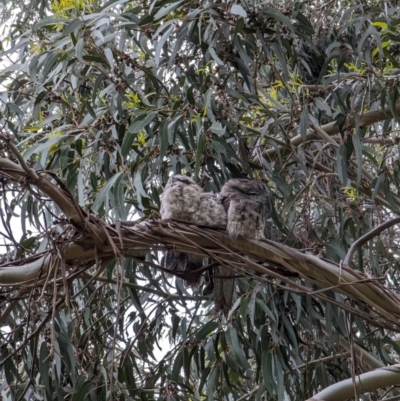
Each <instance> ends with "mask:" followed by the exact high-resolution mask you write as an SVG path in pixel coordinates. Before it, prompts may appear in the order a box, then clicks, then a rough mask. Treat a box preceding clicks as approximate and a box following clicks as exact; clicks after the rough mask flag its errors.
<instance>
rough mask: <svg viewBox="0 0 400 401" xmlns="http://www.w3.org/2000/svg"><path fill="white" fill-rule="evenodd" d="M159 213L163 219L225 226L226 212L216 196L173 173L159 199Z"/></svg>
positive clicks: (189, 179) (210, 225) (209, 225)
mask: <svg viewBox="0 0 400 401" xmlns="http://www.w3.org/2000/svg"><path fill="white" fill-rule="evenodd" d="M160 213H161V218H162V219H164V220H165V219H179V220H185V221H188V222H190V223H194V224H197V225H201V226H207V227H215V228H225V227H226V212H225V209H224V207H223V205H222V204H221V201H220V200H219V199H218V197H217V196H216V195H215V194H213V193H210V192H204V191H203V189H202V188H201V187H200V186H199V185H197V184H196V183H195V182H194V181H193V180H192V179H191V178H189V177H186V176H184V175H173V176H172V177H171V178H170V179H169V180H168V183H167V185H166V187H165V190H164V193H163V195H162V199H161V208H160Z"/></svg>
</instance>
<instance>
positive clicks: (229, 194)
mask: <svg viewBox="0 0 400 401" xmlns="http://www.w3.org/2000/svg"><path fill="white" fill-rule="evenodd" d="M220 196H221V201H222V203H223V205H224V207H225V210H226V213H227V226H226V231H227V232H228V234H229V236H230V237H232V238H238V237H243V238H247V239H262V238H264V227H265V218H266V208H267V201H268V197H269V193H268V189H267V187H266V185H265V184H263V183H261V182H257V181H252V180H248V179H245V178H240V179H239V178H238V179H232V180H230V181H228V182H227V183H226V184H225V185H224V186H223V187H222V189H221V194H220ZM216 275H217V276H224V277H229V276H232V275H234V272H232V270H230V269H228V268H227V267H224V266H219V267H218V269H216ZM234 288H235V279H227V278H223V279H218V278H216V279H215V282H214V299H215V309H216V311H220V310H222V311H223V312H224V313H225V314H227V313H228V312H229V309H230V308H231V306H232V303H233V294H234Z"/></svg>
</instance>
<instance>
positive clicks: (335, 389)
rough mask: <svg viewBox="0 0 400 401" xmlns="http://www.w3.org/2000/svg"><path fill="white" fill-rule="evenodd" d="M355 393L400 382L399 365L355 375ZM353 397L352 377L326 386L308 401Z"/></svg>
mask: <svg viewBox="0 0 400 401" xmlns="http://www.w3.org/2000/svg"><path fill="white" fill-rule="evenodd" d="M355 383H356V386H357V394H363V393H369V392H371V391H375V390H378V389H380V388H385V387H388V386H396V385H399V384H400V365H393V366H390V367H387V368H381V369H376V370H373V371H372V372H367V373H364V374H362V375H359V376H356V377H355ZM352 397H354V382H353V379H351V378H350V379H346V380H343V381H341V382H339V383H335V384H333V385H332V386H329V387H327V388H326V389H325V390H322V391H321V392H320V393H318V394H316V395H315V396H314V397H312V398H310V399H309V400H308V401H316V400H324V401H342V400H343V401H344V400H348V399H349V398H352Z"/></svg>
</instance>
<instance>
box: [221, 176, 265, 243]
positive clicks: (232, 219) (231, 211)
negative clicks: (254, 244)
mask: <svg viewBox="0 0 400 401" xmlns="http://www.w3.org/2000/svg"><path fill="white" fill-rule="evenodd" d="M268 197H269V193H268V189H267V186H266V185H265V184H263V183H262V182H257V181H252V180H248V179H245V178H236V179H233V180H230V181H228V182H227V183H226V184H225V185H224V186H223V187H222V189H221V200H222V203H223V205H224V207H225V210H226V213H227V227H226V230H227V232H228V234H229V235H230V236H231V237H232V238H238V237H244V238H247V239H262V238H264V228H265V217H266V216H265V214H266V208H267V201H268Z"/></svg>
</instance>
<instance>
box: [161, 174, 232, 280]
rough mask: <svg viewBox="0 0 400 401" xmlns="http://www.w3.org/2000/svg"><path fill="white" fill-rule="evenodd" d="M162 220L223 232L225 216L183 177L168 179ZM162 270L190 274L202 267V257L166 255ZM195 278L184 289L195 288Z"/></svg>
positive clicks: (217, 202)
mask: <svg viewBox="0 0 400 401" xmlns="http://www.w3.org/2000/svg"><path fill="white" fill-rule="evenodd" d="M160 213H161V218H162V219H164V220H165V219H179V220H185V221H187V222H189V223H194V224H197V225H202V226H206V227H215V228H225V227H226V212H225V209H224V206H223V205H222V203H221V201H220V200H219V199H218V197H217V196H216V195H214V194H213V193H208V192H204V191H203V189H202V188H201V187H200V186H199V185H197V184H196V183H195V182H194V181H193V180H192V179H191V178H189V177H186V176H183V175H174V176H172V177H170V179H169V180H168V183H167V185H166V187H165V189H164V193H163V195H162V199H161V208H160ZM164 260H165V264H164V265H165V268H167V269H169V270H175V271H184V272H188V273H190V272H193V271H195V270H198V269H200V268H201V267H202V265H203V257H201V256H198V255H187V254H182V253H179V252H175V251H167V253H166V255H165V259H164ZM198 283H199V277H194V278H191V279H188V280H185V281H184V284H185V285H186V286H196V285H197V284H198Z"/></svg>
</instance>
